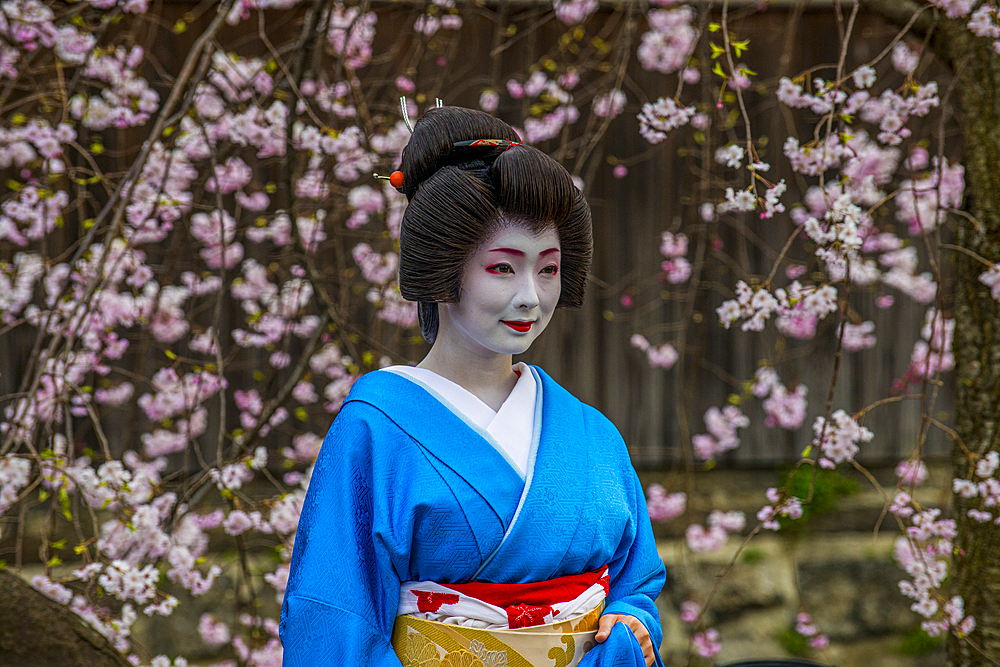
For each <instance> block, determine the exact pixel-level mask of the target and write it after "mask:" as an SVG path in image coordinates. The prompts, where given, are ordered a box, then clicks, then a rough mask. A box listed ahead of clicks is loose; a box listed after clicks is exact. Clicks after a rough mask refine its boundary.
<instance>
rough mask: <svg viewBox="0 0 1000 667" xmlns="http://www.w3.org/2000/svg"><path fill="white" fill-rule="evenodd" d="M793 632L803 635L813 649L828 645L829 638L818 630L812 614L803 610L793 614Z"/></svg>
mask: <svg viewBox="0 0 1000 667" xmlns="http://www.w3.org/2000/svg"><path fill="white" fill-rule="evenodd" d="M795 632H797V633H799V634H800V635H802V636H803V637H805V638H806V639H807V642H808V644H809V646H811V647H813V648H814V649H818V650H823V649H825V648H827V647H828V646H829V645H830V639H829V638H828V637H827V636H826V635H824V634H822V633H821V632H820V631H819V628H817V627H816V624H815V623H814V622H813V619H812V616H811V615H810V614H808V613H806V612H804V611H803V612H799V613H798V614H796V616H795Z"/></svg>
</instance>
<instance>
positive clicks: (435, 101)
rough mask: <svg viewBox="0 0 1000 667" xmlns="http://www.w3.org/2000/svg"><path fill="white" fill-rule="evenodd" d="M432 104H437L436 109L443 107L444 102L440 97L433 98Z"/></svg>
mask: <svg viewBox="0 0 1000 667" xmlns="http://www.w3.org/2000/svg"><path fill="white" fill-rule="evenodd" d="M434 103H435V104H437V108H438V109H440V108H441V107H443V106H444V100H442V99H441V98H440V97H435V98H434Z"/></svg>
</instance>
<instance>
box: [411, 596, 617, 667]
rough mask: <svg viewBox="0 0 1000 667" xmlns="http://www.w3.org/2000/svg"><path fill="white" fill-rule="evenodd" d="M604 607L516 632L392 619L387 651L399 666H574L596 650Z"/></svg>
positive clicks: (602, 603)
mask: <svg viewBox="0 0 1000 667" xmlns="http://www.w3.org/2000/svg"><path fill="white" fill-rule="evenodd" d="M603 611H604V602H601V603H600V604H599V605H597V606H596V607H594V608H593V609H591V610H590V611H589V612H587V613H586V614H582V615H580V616H576V617H574V618H569V619H566V620H564V621H558V622H556V623H549V624H547V625H535V626H531V627H528V628H518V629H516V630H506V629H505V630H483V629H480V628H467V627H464V626H461V625H451V624H449V623H439V622H437V621H428V620H424V619H422V618H416V617H413V616H397V617H396V624H395V626H394V627H393V629H392V648H393V650H395V651H396V655H397V656H398V657H399V660H400V661H401V662H402V663H403V667H574V666H575V665H576V664H577V663H579V662H580V660H581V659H582V658H583V656H584V654H586V653H587V651H589V650H590V649H592V648H593V647H594V646H596V645H597V641H596V640H595V639H594V637H595V636H596V635H597V629H598V626H599V624H600V618H601V612H603Z"/></svg>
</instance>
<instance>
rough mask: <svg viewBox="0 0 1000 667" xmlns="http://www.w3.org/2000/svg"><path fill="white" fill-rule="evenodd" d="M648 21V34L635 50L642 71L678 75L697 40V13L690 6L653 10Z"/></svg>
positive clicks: (643, 36) (644, 34)
mask: <svg viewBox="0 0 1000 667" xmlns="http://www.w3.org/2000/svg"><path fill="white" fill-rule="evenodd" d="M647 19H648V21H649V30H648V31H647V32H645V33H643V35H642V38H641V41H640V43H639V47H638V48H637V49H636V55H637V56H638V58H639V62H640V63H641V64H642V67H643V68H644V69H647V70H652V71H655V72H662V73H664V74H670V73H673V72H677V71H679V70H680V69H681V68H683V67H684V66H685V65H686V64H687V61H688V58H690V56H691V52H692V51H693V50H694V47H695V43H696V42H697V39H698V31H697V30H696V29H695V27H694V25H693V24H694V20H695V11H694V9H693V8H691V7H688V6H687V5H684V6H682V7H676V8H674V9H653V10H651V11H650V12H649V14H648V15H647Z"/></svg>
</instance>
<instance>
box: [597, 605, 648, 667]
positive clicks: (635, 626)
mask: <svg viewBox="0 0 1000 667" xmlns="http://www.w3.org/2000/svg"><path fill="white" fill-rule="evenodd" d="M619 622H621V623H624V624H625V625H626V626H628V628H629V630H631V631H632V634H633V635H635V638H636V640H637V641H638V642H639V648H641V649H642V657H643V659H645V661H646V667H650V666H651V665H652V664H653V659H654V657H655V655H656V653H655V649H654V648H653V640H652V639H650V637H649V631H648V630H646V626H644V625H643V624H642V621H640V620H639V619H638V618H636V617H635V616H627V615H625V614H605V615H604V616H601V622H600V625H599V626H598V630H597V637H596V639H597V642H598V643H603V642H604V641H605V640H606V639H607V638H608V635H609V634H611V628H613V627H614V625H615V623H619Z"/></svg>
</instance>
